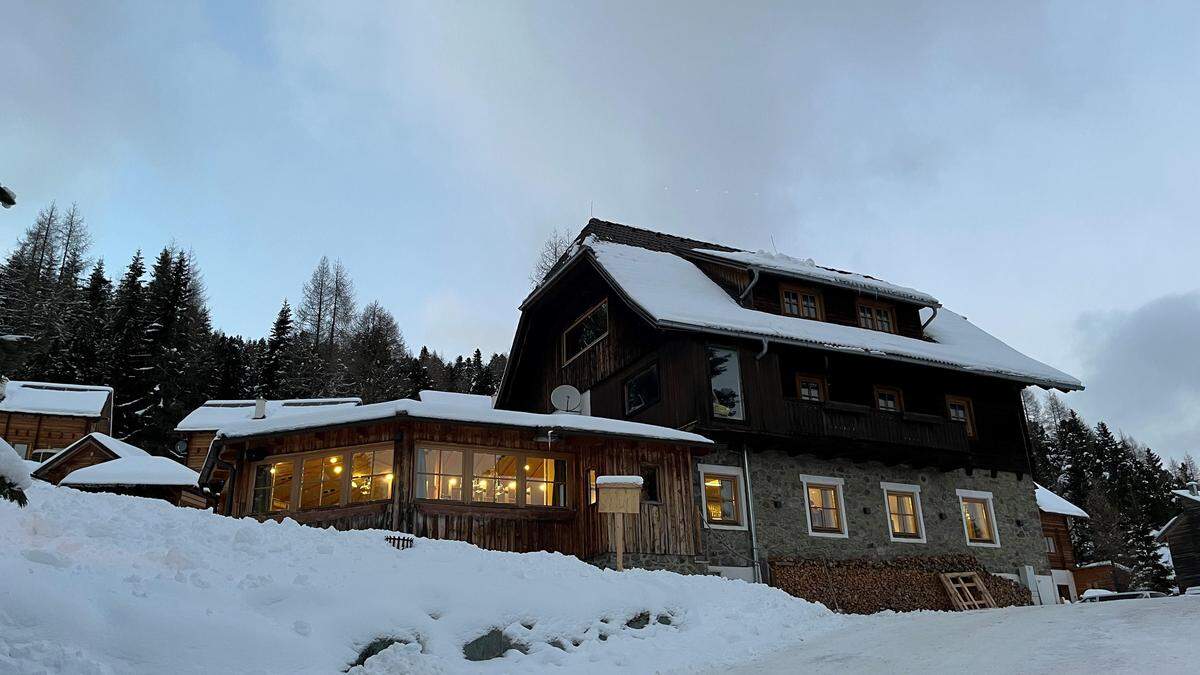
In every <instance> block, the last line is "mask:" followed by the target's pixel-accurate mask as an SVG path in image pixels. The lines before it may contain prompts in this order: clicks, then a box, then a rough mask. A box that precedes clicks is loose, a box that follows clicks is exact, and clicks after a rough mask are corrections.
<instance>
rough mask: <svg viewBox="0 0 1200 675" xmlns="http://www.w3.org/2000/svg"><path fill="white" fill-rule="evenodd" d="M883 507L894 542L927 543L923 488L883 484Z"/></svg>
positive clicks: (900, 484) (902, 484)
mask: <svg viewBox="0 0 1200 675" xmlns="http://www.w3.org/2000/svg"><path fill="white" fill-rule="evenodd" d="M879 487H881V488H882V489H883V507H884V509H885V511H884V512H885V513H886V514H887V520H888V535H889V536H890V537H891V540H892V541H897V542H914V543H919V544H923V543H925V522H924V517H923V516H922V513H921V486H920V485H907V484H904V483H888V482H881V483H880V484H879Z"/></svg>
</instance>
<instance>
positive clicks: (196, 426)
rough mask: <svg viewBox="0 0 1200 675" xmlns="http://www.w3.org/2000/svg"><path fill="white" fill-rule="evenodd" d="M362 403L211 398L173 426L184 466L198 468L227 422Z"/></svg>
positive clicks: (349, 399)
mask: <svg viewBox="0 0 1200 675" xmlns="http://www.w3.org/2000/svg"><path fill="white" fill-rule="evenodd" d="M359 405H362V399H361V398H357V397H346V398H290V399H284V400H277V401H269V400H266V399H257V400H255V399H239V400H212V401H205V402H204V403H203V404H201V405H200V407H198V408H196V409H195V410H193V411H192V412H190V413H188V414H187V416H186V417H184V418H183V419H182V420H180V421H179V424H176V425H175V432H176V433H178V434H179V435H180V436H181V437H182V439H183V442H184V443H185V444H186V447H185V449H184V455H185V461H186V463H187V465H188V468H190V469H192V470H193V471H199V470H200V468H201V467H202V466H204V458H205V457H207V456H208V446H209V445H210V444H211V443H212V440H213V438H214V437H215V436H216V435H217V430H218V429H220V428H221V427H223V426H226V425H229V424H235V423H237V422H244V421H246V420H251V419H265V418H267V417H271V418H275V417H280V416H287V415H293V414H297V413H305V412H310V411H313V410H325V409H328V408H329V407H331V406H332V407H354V406H359Z"/></svg>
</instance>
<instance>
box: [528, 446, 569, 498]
mask: <svg viewBox="0 0 1200 675" xmlns="http://www.w3.org/2000/svg"><path fill="white" fill-rule="evenodd" d="M566 479H567V460H565V459H552V458H549V457H526V458H525V504H526V505H528V506H566V502H567V484H566V482H565V481H566Z"/></svg>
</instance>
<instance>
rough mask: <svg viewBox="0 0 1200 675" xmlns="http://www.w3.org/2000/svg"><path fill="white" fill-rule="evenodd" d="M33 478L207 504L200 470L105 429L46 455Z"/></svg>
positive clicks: (174, 501)
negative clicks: (195, 469) (200, 479)
mask: <svg viewBox="0 0 1200 675" xmlns="http://www.w3.org/2000/svg"><path fill="white" fill-rule="evenodd" d="M32 475H33V477H34V478H37V479H40V480H44V481H47V482H49V483H53V484H55V485H65V486H69V487H73V488H76V489H79V490H87V491H92V492H113V493H117V494H127V495H133V496H137V497H150V498H154V499H164V500H166V501H169V502H171V503H172V504H176V505H179V506H192V507H196V508H207V507H208V499H207V497H206V496H205V494H204V492H203V491H201V490H200V488H199V486H198V481H199V478H200V475H199V474H197V473H196V472H195V471H192V470H191V469H189V468H187V467H186V466H184V465H182V464H180V463H179V462H175V461H173V460H171V459H168V458H166V457H158V456H155V455H151V454H150V453H148V452H146V451H145V450H143V449H141V448H139V447H137V446H134V445H130V444H129V443H126V442H124V441H121V440H118V439H116V438H113V437H112V436H109V435H107V434H102V433H99V432H93V433H90V434H88V435H87V436H85V437H83V438H81V439H79V440H78V441H76V442H74V443H72V444H71V445H69V446H68V447H66V448H64V449H63V450H62V451H61V452H59V453H58V454H56V455H55V456H53V457H51V458H50V459H49V460H47V461H46V462H45V463H44V464H42V465H41V466H39V467H38V468H37V469H36V470H35V471H34V472H33V474H32Z"/></svg>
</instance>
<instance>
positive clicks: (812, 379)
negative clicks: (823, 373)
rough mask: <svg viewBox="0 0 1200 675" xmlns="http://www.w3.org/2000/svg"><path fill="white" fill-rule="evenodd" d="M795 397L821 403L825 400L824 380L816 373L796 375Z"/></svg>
mask: <svg viewBox="0 0 1200 675" xmlns="http://www.w3.org/2000/svg"><path fill="white" fill-rule="evenodd" d="M796 397H797V398H799V399H800V400H801V401H810V402H812V403H821V402H822V401H824V400H825V380H824V379H823V378H820V377H818V376H816V375H797V376H796Z"/></svg>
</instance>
